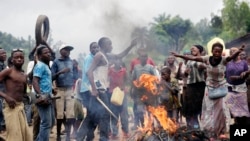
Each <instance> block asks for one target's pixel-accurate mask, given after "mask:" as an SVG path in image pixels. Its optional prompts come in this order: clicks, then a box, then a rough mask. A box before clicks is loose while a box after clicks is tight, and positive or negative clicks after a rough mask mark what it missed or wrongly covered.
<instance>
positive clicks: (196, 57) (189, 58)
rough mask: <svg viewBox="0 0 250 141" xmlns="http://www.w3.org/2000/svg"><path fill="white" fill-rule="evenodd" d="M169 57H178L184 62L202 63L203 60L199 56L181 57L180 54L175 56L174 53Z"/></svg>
mask: <svg viewBox="0 0 250 141" xmlns="http://www.w3.org/2000/svg"><path fill="white" fill-rule="evenodd" d="M171 55H174V56H175V57H179V58H182V59H185V60H192V61H197V62H203V59H202V57H201V56H192V55H181V54H177V53H175V52H171Z"/></svg>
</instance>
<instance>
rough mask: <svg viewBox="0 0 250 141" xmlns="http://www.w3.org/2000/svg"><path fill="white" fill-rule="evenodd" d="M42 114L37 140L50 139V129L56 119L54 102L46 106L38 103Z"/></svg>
mask: <svg viewBox="0 0 250 141" xmlns="http://www.w3.org/2000/svg"><path fill="white" fill-rule="evenodd" d="M36 106H37V109H38V113H39V116H40V119H41V121H40V128H39V133H38V136H37V138H36V141H49V136H50V129H51V127H52V122H53V119H54V115H53V106H52V104H50V105H48V106H46V107H44V106H40V105H36Z"/></svg>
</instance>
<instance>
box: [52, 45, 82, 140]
mask: <svg viewBox="0 0 250 141" xmlns="http://www.w3.org/2000/svg"><path fill="white" fill-rule="evenodd" d="M73 49H74V48H73V47H72V46H68V45H62V46H61V47H60V49H59V50H60V54H61V56H60V57H59V58H58V59H56V60H54V62H53V64H52V67H51V72H52V76H53V80H55V84H56V88H57V96H60V97H61V98H60V99H58V100H56V119H57V140H60V139H61V137H60V134H61V126H62V122H63V119H64V116H65V117H66V127H65V130H66V134H67V135H66V141H69V140H70V128H71V126H72V125H73V123H74V118H75V116H74V99H73V98H72V96H73V86H74V83H75V81H76V80H77V78H78V71H77V70H76V69H75V67H74V66H73V61H72V60H71V58H70V57H69V55H70V51H72V50H73ZM64 112H65V115H64Z"/></svg>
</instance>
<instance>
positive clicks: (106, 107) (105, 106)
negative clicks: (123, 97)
mask: <svg viewBox="0 0 250 141" xmlns="http://www.w3.org/2000/svg"><path fill="white" fill-rule="evenodd" d="M96 99H97V101H99V102H100V103H101V105H102V106H103V107H104V108H105V109H106V110H107V111H108V112H109V113H110V114H111V115H112V116H113V117H114V118H115V119H116V120H118V118H117V116H115V114H114V113H113V112H112V111H111V110H110V109H109V108H108V106H107V105H106V104H105V103H104V102H103V101H102V100H101V99H100V98H99V97H96Z"/></svg>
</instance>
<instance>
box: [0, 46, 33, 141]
mask: <svg viewBox="0 0 250 141" xmlns="http://www.w3.org/2000/svg"><path fill="white" fill-rule="evenodd" d="M11 58H12V60H11V61H12V63H13V67H10V68H7V69H4V70H3V71H2V72H0V81H3V82H4V84H5V92H3V91H0V96H2V97H3V98H4V100H5V101H4V107H5V108H4V109H3V113H4V117H5V123H6V131H7V135H6V140H8V141H16V140H17V139H18V140H19V141H32V134H31V131H30V129H29V126H28V123H27V122H26V116H25V112H24V104H23V96H24V95H25V94H26V87H27V75H25V73H24V72H23V70H22V66H23V64H24V52H23V50H22V49H13V50H12V52H11Z"/></svg>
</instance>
